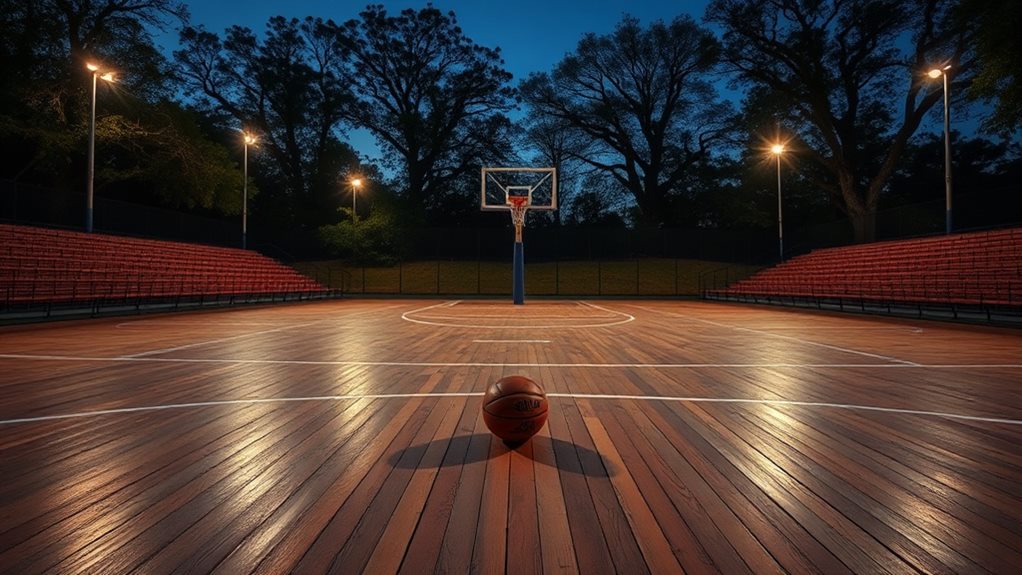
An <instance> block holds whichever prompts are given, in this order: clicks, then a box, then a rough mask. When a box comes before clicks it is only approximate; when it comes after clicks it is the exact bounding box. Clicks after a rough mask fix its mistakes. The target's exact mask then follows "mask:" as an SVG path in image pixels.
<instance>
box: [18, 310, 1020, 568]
mask: <svg viewBox="0 0 1022 575" xmlns="http://www.w3.org/2000/svg"><path fill="white" fill-rule="evenodd" d="M510 374H522V375H525V376H528V377H530V378H532V379H534V380H536V381H537V382H539V383H540V384H541V385H542V386H544V387H545V389H546V390H547V392H548V393H549V394H550V399H549V401H550V419H549V423H548V425H547V426H546V427H545V428H544V429H543V430H542V431H541V433H540V435H538V436H536V437H534V438H533V439H532V440H531V441H530V442H529V443H527V444H525V445H524V446H522V447H521V448H519V449H518V450H516V451H509V450H508V449H507V448H506V447H505V446H504V445H503V444H502V443H500V442H499V441H498V440H496V439H494V438H493V437H492V436H490V435H489V433H488V432H487V430H486V428H485V426H484V424H483V422H482V417H481V416H480V402H481V393H482V391H483V390H484V389H485V388H486V386H487V385H488V384H489V383H491V382H493V381H495V380H496V379H498V378H499V377H501V376H504V375H510ZM0 478H2V481H0V514H2V521H0V572H2V573H17V574H28V573H44V572H45V573H134V572H137V573H171V572H180V573H207V572H217V573H229V574H237V573H249V572H253V573H288V572H295V573H360V572H367V573H394V572H403V573H428V572H438V573H467V572H477V573H505V572H506V573H514V574H520V573H540V572H543V573H561V572H566V573H572V572H579V573H586V574H589V573H614V572H617V573H629V574H631V573H646V572H649V573H655V574H665V573H682V572H687V573H727V574H731V573H756V574H762V573H777V572H789V573H823V574H828V575H829V574H840V573H915V572H920V573H1004V574H1008V573H1019V572H1022V332H1020V331H1018V330H1009V329H997V328H988V327H969V326H963V325H954V324H946V323H937V322H932V323H926V322H912V321H905V320H897V319H889V318H875V317H864V316H837V315H826V314H812V313H808V312H801V311H793V310H786V309H768V308H757V307H744V306H738V305H726V304H713V303H703V302H672V301H591V302H590V301H542V302H535V301H530V302H528V303H527V304H526V305H525V306H517V307H516V306H512V305H510V303H509V302H504V301H454V300H449V301H440V300H429V301H412V300H381V301H372V300H354V301H332V302H319V303H310V304H299V305H288V306H280V307H264V308H249V309H238V310H231V311H221V312H209V313H191V314H176V315H152V316H135V317H129V318H119V319H104V320H95V321H80V322H67V323H56V324H47V325H36V326H18V327H8V328H2V329H0Z"/></svg>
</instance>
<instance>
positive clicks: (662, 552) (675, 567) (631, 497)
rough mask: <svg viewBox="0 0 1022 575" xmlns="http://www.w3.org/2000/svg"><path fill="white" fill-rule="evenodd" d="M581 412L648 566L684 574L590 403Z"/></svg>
mask: <svg viewBox="0 0 1022 575" xmlns="http://www.w3.org/2000/svg"><path fill="white" fill-rule="evenodd" d="M579 411H580V412H581V413H582V421H583V422H584V423H585V425H586V427H587V428H588V429H589V435H590V436H591V437H592V438H593V444H594V445H595V446H596V448H597V451H598V452H599V453H600V456H601V457H603V458H604V459H606V460H607V461H608V462H609V465H608V467H609V468H611V469H614V470H615V472H614V473H611V474H610V483H611V485H612V486H613V487H614V491H616V492H617V494H618V499H619V500H620V502H621V506H622V507H623V508H624V512H625V517H626V518H627V519H628V523H629V524H630V525H631V526H632V532H633V533H634V534H635V540H636V542H637V543H638V545H639V549H640V550H642V556H643V558H644V559H645V563H646V566H647V567H649V570H650V571H651V572H652V573H658V574H659V573H684V572H685V571H684V569H682V568H681V565H680V564H679V563H678V558H677V557H675V556H674V550H673V549H672V548H671V544H670V543H669V542H668V541H667V537H666V536H665V535H664V533H663V531H662V530H661V528H660V525H659V523H658V522H657V520H656V517H654V516H653V512H652V511H650V509H649V505H648V504H647V502H646V500H645V499H644V498H643V497H642V494H641V493H640V492H639V488H638V486H636V484H635V480H634V479H633V478H632V476H631V473H630V472H629V470H628V468H627V467H625V465H624V460H623V459H622V458H621V455H620V454H619V453H618V451H617V448H616V447H615V446H614V442H613V441H611V439H610V436H609V435H608V434H607V430H606V429H605V428H604V427H603V424H602V423H600V419H599V418H598V417H597V416H596V413H595V412H594V411H593V409H592V406H591V405H590V403H589V402H588V401H580V402H579Z"/></svg>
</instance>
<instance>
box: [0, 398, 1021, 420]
mask: <svg viewBox="0 0 1022 575" xmlns="http://www.w3.org/2000/svg"><path fill="white" fill-rule="evenodd" d="M481 395H483V394H482V393H478V392H460V393H459V392H453V393H450V392H449V393H395V394H367V395H356V394H351V395H320V396H312V397H275V398H262V399H225V400H221V401H199V402H193V403H171V404H165V405H148V406H140V407H122V408H117V409H103V410H96V411H83V412H78V413H64V414H58V415H40V416H37V417H21V418H16V419H5V420H0V425H4V424H16V423H35V422H40V421H52V420H56V419H73V418H81V417H93V416H97V415H112V414H121V413H138V412H140V411H162V410H167V409H185V408H189V407H213V406H224V405H256V404H266V403H288V402H304V401H345V400H358V399H412V398H428V397H471V396H481ZM547 397H563V398H568V399H595V400H633V401H672V402H679V403H732V404H749V405H771V406H794V407H822V408H832V409H848V410H853V411H875V412H880V413H896V414H904V415H922V416H929V417H943V418H946V419H962V420H966V421H979V422H984V423H1004V424H1008V425H1022V420H1018V419H1006V418H1000V417H984V416H978V415H964V414H959V413H945V412H940V411H925V410H921V409H901V408H895V407H879V406H873V405H856V404H851V403H828V402H822V401H794V400H786V399H745V398H733V397H723V398H716V397H662V396H655V395H599V394H591V393H548V394H547Z"/></svg>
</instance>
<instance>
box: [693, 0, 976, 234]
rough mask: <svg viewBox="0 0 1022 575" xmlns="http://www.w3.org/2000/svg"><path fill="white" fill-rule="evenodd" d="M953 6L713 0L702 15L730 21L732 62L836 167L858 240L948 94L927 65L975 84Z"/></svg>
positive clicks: (899, 1)
mask: <svg viewBox="0 0 1022 575" xmlns="http://www.w3.org/2000/svg"><path fill="white" fill-rule="evenodd" d="M951 9H952V2H951V1H950V0H914V1H912V2H905V1H903V0H869V1H867V0H850V1H840V0H824V1H820V2H803V1H800V0H715V1H714V2H712V3H711V4H710V6H709V7H708V8H707V11H706V20H707V21H709V22H712V23H716V24H719V25H720V26H721V27H722V28H723V31H724V35H723V43H724V50H723V56H722V58H723V61H724V62H725V64H726V66H727V67H728V68H729V70H730V71H731V72H733V73H734V74H736V75H737V78H738V80H739V82H741V83H744V84H745V85H747V86H750V87H753V88H755V89H762V90H767V91H770V92H773V93H775V94H776V96H777V98H778V114H779V115H780V116H781V117H782V118H784V120H785V123H786V124H789V125H791V126H797V130H798V132H799V135H800V137H801V139H802V140H803V141H804V142H803V143H804V146H805V155H806V157H807V158H808V159H809V160H810V161H812V162H814V163H816V164H817V165H819V166H820V167H821V168H822V169H823V170H824V171H825V173H826V174H828V175H829V177H828V178H826V179H821V180H820V181H819V182H818V184H819V185H820V186H821V188H822V189H824V190H825V191H826V192H827V194H828V195H829V197H830V198H831V200H832V201H833V202H834V204H835V205H836V206H837V207H838V208H839V209H841V210H842V211H843V212H844V213H846V214H847V215H848V216H849V217H850V219H851V222H852V225H853V228H854V231H855V238H856V240H857V241H868V240H871V239H873V238H874V236H875V219H876V209H877V202H878V199H879V197H880V192H881V190H883V189H884V186H885V184H886V183H887V181H888V179H889V178H890V176H891V174H892V173H893V172H894V170H895V168H896V167H897V164H898V159H899V157H900V156H901V154H902V152H903V151H904V149H905V146H906V145H907V143H908V140H909V138H910V137H911V136H912V134H913V133H914V132H915V131H916V129H917V128H918V127H919V124H920V122H921V121H922V119H923V117H924V116H925V115H926V112H927V111H928V110H930V108H931V107H932V106H933V105H934V104H935V103H936V102H938V101H940V98H941V86H940V83H939V82H932V81H929V79H928V78H926V77H925V76H924V72H925V71H926V70H928V69H929V68H931V67H933V66H934V65H938V64H940V65H948V66H950V68H949V69H948V70H947V73H948V74H949V77H950V78H952V80H953V85H954V87H953V88H952V89H956V88H961V87H964V85H965V84H967V83H968V79H969V77H970V67H971V61H970V59H969V58H970V56H969V52H968V50H969V46H970V41H971V31H970V30H969V29H968V28H966V27H963V26H960V25H958V21H956V20H955V19H954V18H953V15H952V10H951ZM905 45H907V47H905V48H903V46H905ZM897 94H901V102H900V103H899V102H898V98H897V96H896V95H897Z"/></svg>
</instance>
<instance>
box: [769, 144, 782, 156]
mask: <svg viewBox="0 0 1022 575" xmlns="http://www.w3.org/2000/svg"><path fill="white" fill-rule="evenodd" d="M770 152H771V153H773V154H776V155H778V156H779V155H781V154H783V153H784V144H774V145H773V146H770Z"/></svg>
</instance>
